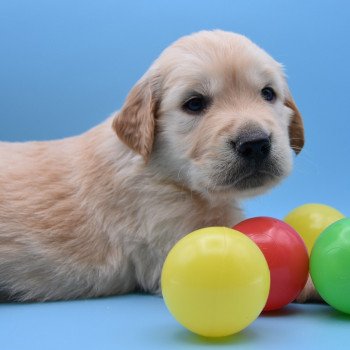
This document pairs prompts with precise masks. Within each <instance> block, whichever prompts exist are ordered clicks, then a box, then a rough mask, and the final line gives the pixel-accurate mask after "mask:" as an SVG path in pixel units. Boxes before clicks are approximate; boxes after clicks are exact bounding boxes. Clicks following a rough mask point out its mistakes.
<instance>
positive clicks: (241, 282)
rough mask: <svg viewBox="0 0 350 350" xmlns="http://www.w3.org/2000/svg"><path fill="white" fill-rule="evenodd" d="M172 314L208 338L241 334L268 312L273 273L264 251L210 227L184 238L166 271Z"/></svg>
mask: <svg viewBox="0 0 350 350" xmlns="http://www.w3.org/2000/svg"><path fill="white" fill-rule="evenodd" d="M161 283H162V293H163V297H164V301H165V304H166V306H167V307H168V309H169V311H170V312H171V313H172V314H173V316H174V317H175V319H176V320H177V321H178V322H180V323H181V324H182V325H183V326H184V327H186V328H188V329H189V330H191V331H192V332H194V333H197V334H199V335H202V336H205V337H223V336H228V335H232V334H234V333H237V332H239V331H241V330H242V329H243V328H245V327H247V326H248V325H249V324H250V323H252V322H253V321H254V320H255V319H256V318H257V317H258V316H259V314H260V313H261V311H262V309H263V308H264V306H265V304H266V301H267V297H268V293H269V289H270V272H269V268H268V265H267V262H266V260H265V257H264V255H263V254H262V252H261V251H260V249H259V248H258V246H257V245H256V244H255V243H254V242H253V241H252V240H251V239H249V238H248V237H246V236H245V235H244V234H242V233H240V232H238V231H236V230H232V229H230V228H226V227H208V228H204V229H201V230H197V231H194V232H192V233H190V234H189V235H187V236H185V237H184V238H183V239H181V240H180V241H179V242H178V243H177V244H176V245H175V246H174V247H173V249H172V250H171V251H170V253H169V255H168V257H167V258H166V260H165V263H164V266H163V271H162V280H161Z"/></svg>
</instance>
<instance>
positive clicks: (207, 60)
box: [113, 31, 304, 195]
mask: <svg viewBox="0 0 350 350" xmlns="http://www.w3.org/2000/svg"><path fill="white" fill-rule="evenodd" d="M113 128H114V129H115V131H116V133H117V135H118V136H119V138H120V139H121V140H122V141H123V142H124V143H125V144H127V145H128V146H129V147H130V148H132V149H133V150H134V151H135V152H137V153H139V154H141V155H142V156H143V157H144V159H145V161H146V162H148V166H152V167H155V168H156V169H157V171H158V172H159V173H160V174H162V175H164V176H165V177H167V178H168V179H170V180H173V181H176V182H178V183H179V184H181V185H182V186H187V187H188V188H189V189H190V190H192V191H198V192H200V193H203V194H204V193H206V194H210V193H212V194H214V193H227V192H232V191H234V192H239V193H240V194H242V195H253V194H256V193H259V192H263V191H264V190H266V189H268V188H270V187H272V186H273V185H275V184H276V183H278V182H279V181H280V180H281V179H282V178H284V177H285V176H286V175H288V173H289V172H290V170H291V168H292V152H293V151H294V152H295V153H296V154H298V153H299V152H300V151H301V149H302V147H303V144H304V132H303V125H302V119H301V116H300V114H299V111H298V109H297V107H296V105H295V103H294V101H293V99H292V96H291V94H290V92H289V89H288V86H287V83H286V80H285V76H284V73H283V71H282V67H281V65H280V64H279V63H277V62H276V61H275V60H273V59H272V58H271V57H270V56H269V55H268V54H267V53H266V52H265V51H263V50H262V49H260V48H259V47H257V46H256V45H255V44H253V43H252V42H251V41H250V40H248V39H247V38H245V37H243V36H241V35H238V34H233V33H228V32H223V31H213V32H206V31H204V32H199V33H196V34H194V35H191V36H188V37H184V38H181V39H180V40H178V41H177V42H175V43H174V44H173V45H172V46H170V47H169V48H167V49H166V50H165V51H164V52H163V53H162V55H161V56H160V57H159V58H158V60H156V61H155V63H154V64H153V65H152V67H151V68H150V69H149V71H148V72H147V73H146V74H145V75H144V76H143V77H142V78H141V80H140V81H139V82H138V83H137V84H136V86H135V87H134V88H133V90H132V91H131V92H130V94H129V96H128V97H127V100H126V102H125V104H124V106H123V108H122V110H121V111H120V113H119V115H118V116H117V117H116V119H115V120H114V123H113Z"/></svg>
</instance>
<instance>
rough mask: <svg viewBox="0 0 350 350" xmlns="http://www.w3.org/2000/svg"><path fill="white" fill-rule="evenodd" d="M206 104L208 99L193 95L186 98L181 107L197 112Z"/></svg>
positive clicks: (203, 108)
mask: <svg viewBox="0 0 350 350" xmlns="http://www.w3.org/2000/svg"><path fill="white" fill-rule="evenodd" d="M207 106H208V101H207V99H206V98H205V97H204V96H194V97H191V98H190V99H189V100H187V101H186V102H185V103H184V104H183V106H182V108H183V109H184V110H185V112H189V113H194V114H199V113H201V112H203V111H204V110H205V109H206V108H207Z"/></svg>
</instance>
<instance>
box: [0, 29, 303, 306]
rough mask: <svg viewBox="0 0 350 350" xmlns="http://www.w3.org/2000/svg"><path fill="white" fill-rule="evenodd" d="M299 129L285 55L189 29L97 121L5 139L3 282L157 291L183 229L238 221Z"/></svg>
mask: <svg viewBox="0 0 350 350" xmlns="http://www.w3.org/2000/svg"><path fill="white" fill-rule="evenodd" d="M303 142H304V136H303V125H302V119H301V116H300V114H299V112H298V110H297V107H296V106H295V104H294V102H293V99H292V96H291V94H290V92H289V90H288V87H287V83H286V80H285V76H284V73H283V71H282V68H281V65H280V64H279V63H277V62H276V61H274V60H273V59H272V58H271V57H270V56H269V55H268V54H267V53H266V52H264V51H263V50H262V49H260V48H259V47H258V46H256V45H255V44H253V43H252V42H251V41H250V40H248V39H247V38H245V37H244V36H241V35H238V34H234V33H228V32H223V31H203V32H199V33H196V34H194V35H190V36H187V37H184V38H181V39H180V40H178V41H177V42H175V43H174V44H173V45H171V46H170V47H169V48H167V49H166V50H165V51H164V52H163V53H162V54H161V55H160V57H159V58H158V59H157V60H156V61H155V62H154V64H153V65H152V66H151V67H150V69H149V70H148V71H147V72H146V74H145V75H144V76H143V77H142V78H141V79H140V80H139V82H138V83H137V84H136V85H135V87H134V88H133V89H132V90H131V92H130V94H129V95H128V97H127V99H126V101H125V104H124V106H123V107H122V109H121V110H120V111H119V112H116V113H115V114H114V115H113V116H112V117H111V118H109V119H107V120H106V121H105V122H103V123H102V124H100V125H98V126H97V127H95V128H93V129H92V130H89V131H87V132H86V133H84V134H82V135H80V136H77V137H71V138H67V139H63V140H58V141H49V142H26V143H5V142H3V143H0V291H1V293H2V294H3V296H5V297H9V298H11V299H15V300H58V299H71V298H88V297H96V296H104V295H111V294H120V293H126V292H131V291H135V290H142V291H146V292H150V293H159V291H160V283H159V279H160V273H161V269H162V265H163V261H164V259H165V257H166V255H167V253H168V251H169V249H170V248H171V247H172V246H173V245H174V244H175V243H176V241H178V240H179V239H180V238H181V237H183V236H184V235H186V234H188V233H189V232H191V231H193V230H196V229H199V228H202V227H206V226H217V225H220V226H229V227H230V226H231V225H233V224H235V223H237V222H239V221H240V220H241V219H242V218H243V216H242V211H241V209H240V201H241V200H242V199H244V198H247V197H251V196H255V195H257V194H261V193H263V192H265V191H267V190H269V189H271V188H272V187H273V186H275V185H276V184H278V183H279V182H280V181H281V180H282V179H284V178H285V177H286V176H287V175H288V174H289V172H290V171H291V169H292V160H293V151H294V152H295V153H299V152H300V150H301V149H302V147H303Z"/></svg>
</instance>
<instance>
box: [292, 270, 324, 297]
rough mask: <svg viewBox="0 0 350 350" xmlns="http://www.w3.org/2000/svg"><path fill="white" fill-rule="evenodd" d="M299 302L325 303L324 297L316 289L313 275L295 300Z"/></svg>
mask: <svg viewBox="0 0 350 350" xmlns="http://www.w3.org/2000/svg"><path fill="white" fill-rule="evenodd" d="M295 302H297V303H324V300H323V299H322V297H321V296H320V295H319V294H318V292H317V291H316V289H315V286H314V284H313V283H312V280H311V277H310V275H309V278H308V280H307V282H306V285H305V287H304V289H303V290H302V292H301V293H300V294H299V296H298V297H297V299H296V300H295Z"/></svg>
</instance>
